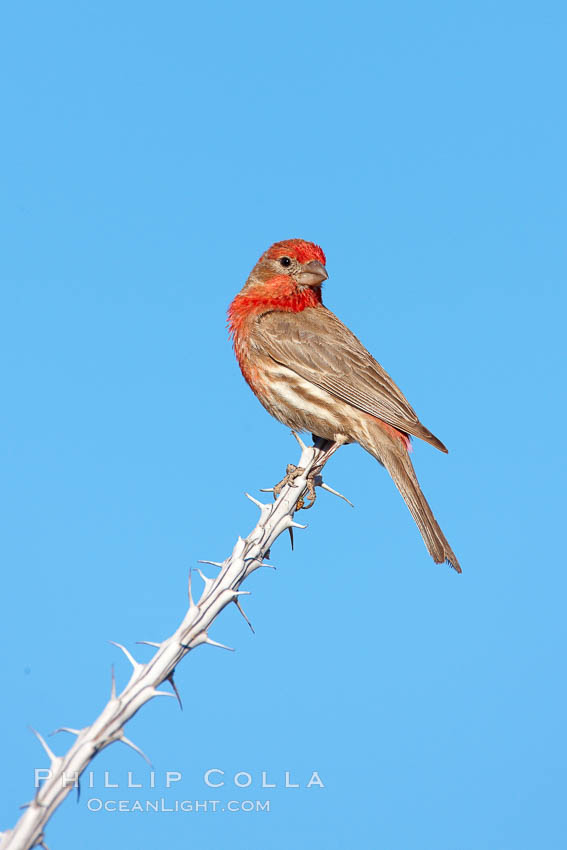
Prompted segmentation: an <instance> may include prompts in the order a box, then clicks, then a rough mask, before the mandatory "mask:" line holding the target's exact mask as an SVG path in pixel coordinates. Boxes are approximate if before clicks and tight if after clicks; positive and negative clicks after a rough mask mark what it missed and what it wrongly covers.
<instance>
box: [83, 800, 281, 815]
mask: <svg viewBox="0 0 567 850" xmlns="http://www.w3.org/2000/svg"><path fill="white" fill-rule="evenodd" d="M87 809H88V810H89V812H111V813H114V812H117V813H123V812H174V813H175V812H178V813H179V812H183V813H195V814H198V813H199V812H202V813H205V812H207V813H208V812H269V811H270V800H227V801H224V800H166V799H165V798H164V797H160V798H159V799H157V800H101V799H100V797H90V798H89V799H88V800H87Z"/></svg>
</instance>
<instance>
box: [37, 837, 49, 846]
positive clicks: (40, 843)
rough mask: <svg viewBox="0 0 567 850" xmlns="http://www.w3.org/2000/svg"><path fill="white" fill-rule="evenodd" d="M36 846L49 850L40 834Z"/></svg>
mask: <svg viewBox="0 0 567 850" xmlns="http://www.w3.org/2000/svg"><path fill="white" fill-rule="evenodd" d="M37 846H38V847H43V850H49V847H48V846H47V844H46V843H45V839H44V837H43V835H40V837H39V839H38V842H37Z"/></svg>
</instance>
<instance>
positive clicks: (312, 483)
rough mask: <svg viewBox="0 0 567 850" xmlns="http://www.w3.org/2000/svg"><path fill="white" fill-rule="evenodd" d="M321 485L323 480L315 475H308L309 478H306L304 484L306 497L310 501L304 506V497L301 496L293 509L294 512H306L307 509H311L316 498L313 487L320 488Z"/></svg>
mask: <svg viewBox="0 0 567 850" xmlns="http://www.w3.org/2000/svg"><path fill="white" fill-rule="evenodd" d="M322 483H323V479H322V478H321V476H320V475H315V474H314V473H310V474H309V476H308V477H307V481H306V484H307V497H308V498H309V499H311V501H310V502H309V504H308V505H306V504H305V497H304V496H302V497H301V498H300V499H299V500H298V502H297V506H296V508H295V510H296V511H301V510H304V511H308V510H309V508H312V507H313V505H314V504H315V499H316V498H317V493H316V492H315V487H320V486H321V485H322Z"/></svg>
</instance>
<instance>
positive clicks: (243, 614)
mask: <svg viewBox="0 0 567 850" xmlns="http://www.w3.org/2000/svg"><path fill="white" fill-rule="evenodd" d="M234 604H235V605H236V607H237V608H238V610H239V611H240V613H241V614H242V616H243V617H244V619H245V620H246V622H247V623H248V625H249V626H250V630H251V632H252V634H253V635H255V634H256V632H255V631H254V626H253V625H252V623H251V622H250V620H249V619H248V617H247V616H246V614H245V613H244V611H243V610H242V606H241V604H240V602H239V601H238V597H237V598H236V599H235V600H234Z"/></svg>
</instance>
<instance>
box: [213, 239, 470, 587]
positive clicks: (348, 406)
mask: <svg viewBox="0 0 567 850" xmlns="http://www.w3.org/2000/svg"><path fill="white" fill-rule="evenodd" d="M325 262H326V261H325V255H324V253H323V251H322V250H321V248H319V246H318V245H314V244H313V243H312V242H305V241H304V240H303V239H288V240H286V241H284V242H276V243H275V244H274V245H272V247H271V248H269V249H268V250H267V251H266V252H265V253H264V254H262V256H261V257H260V259H259V260H258V262H257V263H256V265H255V266H254V268H253V269H252V272H251V273H250V276H249V278H248V280H247V281H246V283H245V285H244V287H243V288H242V290H241V292H239V294H238V295H237V296H236V298H235V299H234V301H233V302H232V304H231V305H230V307H229V310H228V322H229V329H230V334H231V335H232V338H233V344H234V350H235V353H236V357H237V359H238V363H239V365H240V369H241V371H242V374H243V375H244V377H245V379H246V381H247V382H248V384H249V386H250V388H251V389H252V391H253V392H254V393H255V395H256V396H257V397H258V399H259V400H260V401H261V403H262V404H263V405H264V407H265V408H266V410H267V411H268V412H269V413H271V414H272V416H275V418H276V419H278V420H279V421H280V422H283V424H284V425H288V426H289V427H290V428H293V429H295V430H297V431H311V433H312V434H313V436H314V437H316V436H318V437H321V438H323V439H324V440H329V441H332V443H333V444H334V446H335V447H336V446H338V445H341V444H343V443H359V444H360V445H361V446H362V447H363V448H364V449H366V451H368V452H370V454H371V455H373V456H374V457H375V458H376V460H378V461H379V463H381V464H382V465H383V466H385V467H386V469H387V470H388V472H389V473H390V475H391V477H392V478H393V480H394V483H395V485H396V487H397V488H398V490H399V491H400V493H401V494H402V496H403V498H404V500H405V503H406V505H407V506H408V508H409V510H410V512H411V514H412V516H413V518H414V520H415V522H416V523H417V527H418V528H419V530H420V532H421V535H422V537H423V540H424V542H425V545H426V546H427V549H428V550H429V553H430V554H431V556H432V558H433V560H434V561H435V562H436V563H438V564H439V563H441V562H442V561H447V562H448V563H449V564H450V565H451V566H452V567H454V568H455V570H457V572H459V573H460V572H461V568H460V566H459V562H458V561H457V559H456V557H455V555H454V553H453V550H452V549H451V547H450V546H449V544H448V543H447V540H446V539H445V536H444V534H443V532H442V531H441V529H440V528H439V526H438V525H437V522H436V520H435V517H434V516H433V513H432V511H431V508H430V507H429V505H428V504H427V501H426V499H425V496H424V495H423V493H422V492H421V488H420V486H419V483H418V480H417V477H416V475H415V471H414V468H413V465H412V462H411V460H410V457H409V449H410V435H414V436H416V437H420V438H421V439H422V440H425V441H426V442H427V443H431V445H432V446H435V448H437V449H440V450H441V451H442V452H447V449H446V448H445V446H444V445H443V443H442V442H441V441H440V440H438V439H437V437H435V436H434V435H433V434H432V433H431V432H430V431H428V430H427V428H425V427H424V426H423V425H422V424H421V422H420V421H419V419H418V418H417V416H416V414H415V412H414V410H413V409H412V407H411V406H410V404H409V403H408V401H407V400H406V398H405V396H404V395H403V394H402V393H401V391H400V390H399V389H398V387H397V386H396V384H395V383H394V382H393V381H392V379H391V378H390V376H389V375H388V374H387V373H386V372H385V371H384V369H383V368H382V367H381V366H380V364H379V363H377V362H376V360H374V358H373V357H372V355H371V354H370V353H369V352H368V351H367V350H366V349H365V348H364V346H363V345H362V343H361V342H360V341H359V340H358V339H357V338H356V337H355V335H354V334H353V333H352V332H351V331H350V330H349V329H348V328H347V327H345V325H343V323H342V322H341V321H340V320H339V319H337V317H336V316H335V315H334V314H333V313H331V311H330V310H328V309H327V308H326V307H325V306H324V305H323V302H322V300H321V285H322V283H323V281H324V280H326V279H327V277H328V275H327V270H326V268H325Z"/></svg>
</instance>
